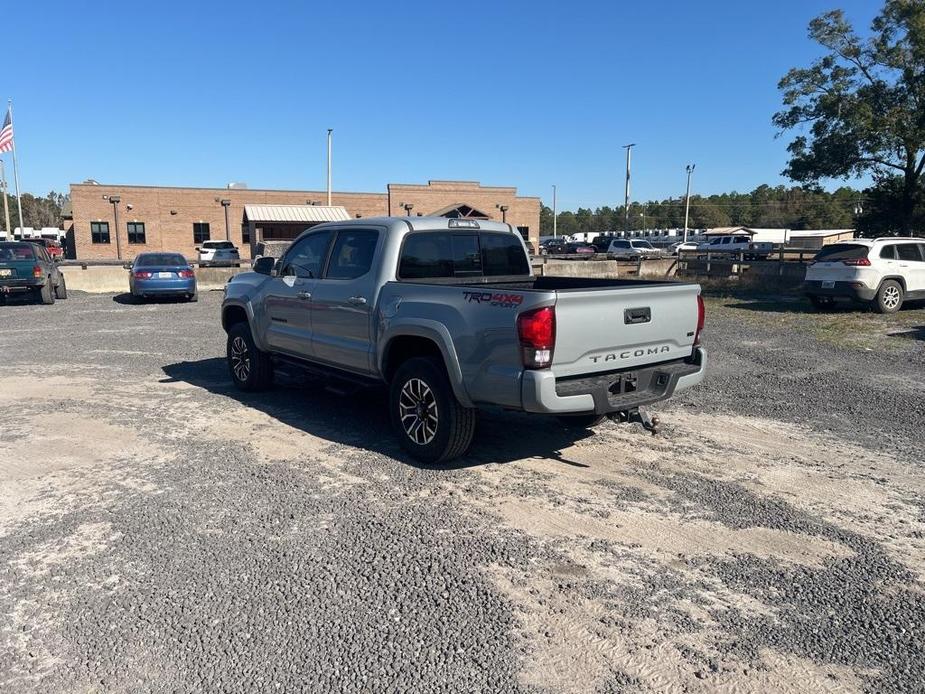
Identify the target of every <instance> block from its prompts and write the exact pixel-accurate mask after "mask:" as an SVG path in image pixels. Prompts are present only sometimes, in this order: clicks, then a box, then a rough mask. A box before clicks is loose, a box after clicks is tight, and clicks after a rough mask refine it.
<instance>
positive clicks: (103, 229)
mask: <svg viewBox="0 0 925 694" xmlns="http://www.w3.org/2000/svg"><path fill="white" fill-rule="evenodd" d="M90 240H91V241H92V242H93V243H109V222H90Z"/></svg>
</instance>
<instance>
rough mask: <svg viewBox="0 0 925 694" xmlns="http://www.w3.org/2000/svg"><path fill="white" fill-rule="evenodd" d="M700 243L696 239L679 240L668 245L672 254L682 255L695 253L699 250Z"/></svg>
mask: <svg viewBox="0 0 925 694" xmlns="http://www.w3.org/2000/svg"><path fill="white" fill-rule="evenodd" d="M698 246H699V244H698V243H696V242H695V241H678V242H677V243H673V244H671V245H670V246H669V247H668V252H669V253H671V255H680V254H681V253H693V252H695V251H696V250H697V248H698Z"/></svg>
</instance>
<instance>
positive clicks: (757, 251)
mask: <svg viewBox="0 0 925 694" xmlns="http://www.w3.org/2000/svg"><path fill="white" fill-rule="evenodd" d="M697 250H698V251H699V252H700V253H702V254H707V253H711V254H713V253H735V254H739V253H741V254H742V257H743V259H744V260H761V259H763V258H767V257H768V256H769V255H771V253H772V252H773V251H774V244H773V243H768V242H758V241H752V239H751V237H750V236H746V235H745V234H729V235H727V236H714V237H713V238H711V239H709V240H708V241H704V242H703V243H701V244H699V245H698V246H697Z"/></svg>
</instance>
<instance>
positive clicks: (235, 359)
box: [225, 322, 273, 392]
mask: <svg viewBox="0 0 925 694" xmlns="http://www.w3.org/2000/svg"><path fill="white" fill-rule="evenodd" d="M225 351H226V358H227V360H228V371H229V373H230V374H231V380H232V381H234V384H235V386H236V387H237V388H238V390H243V391H247V392H254V391H259V390H266V389H267V388H269V387H270V386H271V385H272V384H273V362H272V361H271V360H270V355H269V354H267V353H266V352H262V351H261V350H259V349H257V345H255V344H254V338H253V336H252V335H251V329H250V326H249V325H248V324H247V323H246V322H241V323H235V324H234V325H233V326H231V329H230V330H229V331H228V340H227V342H226V350H225Z"/></svg>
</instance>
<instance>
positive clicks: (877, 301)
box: [871, 280, 905, 313]
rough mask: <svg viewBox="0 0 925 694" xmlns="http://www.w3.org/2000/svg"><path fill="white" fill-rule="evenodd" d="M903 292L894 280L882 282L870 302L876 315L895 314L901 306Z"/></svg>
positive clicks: (903, 296)
mask: <svg viewBox="0 0 925 694" xmlns="http://www.w3.org/2000/svg"><path fill="white" fill-rule="evenodd" d="M904 298H905V292H903V287H902V285H901V284H900V283H899V282H897V281H896V280H884V281H883V283H882V284H881V285H880V289H878V290H877V296H875V297H874V300H873V301H872V302H871V303H872V305H873V307H874V310H875V311H876V312H877V313H896V312H897V311H898V310H899V309H900V308H902V305H903V299H904Z"/></svg>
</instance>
